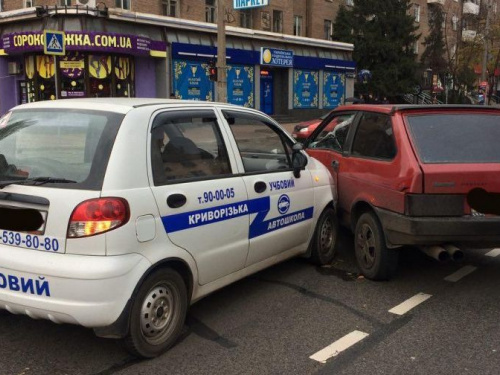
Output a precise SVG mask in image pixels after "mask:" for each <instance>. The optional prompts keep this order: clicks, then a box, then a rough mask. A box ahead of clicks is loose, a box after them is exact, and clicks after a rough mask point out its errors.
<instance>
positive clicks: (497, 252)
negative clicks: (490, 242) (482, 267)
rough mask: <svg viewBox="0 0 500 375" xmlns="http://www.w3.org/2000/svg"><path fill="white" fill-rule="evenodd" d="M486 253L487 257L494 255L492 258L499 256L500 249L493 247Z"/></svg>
mask: <svg viewBox="0 0 500 375" xmlns="http://www.w3.org/2000/svg"><path fill="white" fill-rule="evenodd" d="M484 255H486V256H487V257H492V258H494V257H497V256H499V255H500V249H493V250H491V251H490V252H489V253H486V254H484Z"/></svg>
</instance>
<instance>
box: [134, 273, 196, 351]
mask: <svg viewBox="0 0 500 375" xmlns="http://www.w3.org/2000/svg"><path fill="white" fill-rule="evenodd" d="M186 311H187V291H186V285H185V283H184V280H183V279H182V277H181V276H180V275H179V274H178V273H177V272H176V271H174V270H172V269H170V268H165V269H160V270H158V271H155V272H154V273H153V274H151V275H150V276H149V277H148V278H147V279H146V280H145V281H144V282H143V284H142V285H141V287H140V288H139V291H138V293H137V295H136V297H135V300H134V302H133V305H132V312H131V316H130V329H129V335H128V336H127V337H126V338H125V339H124V343H125V346H126V348H127V350H129V351H130V352H131V353H132V354H134V355H136V356H139V357H145V358H152V357H156V356H158V355H159V354H161V353H163V352H164V351H166V350H167V349H169V348H170V347H171V346H172V345H173V344H174V343H175V341H176V340H177V338H178V336H179V334H180V333H181V331H182V328H183V326H184V320H185V318H186Z"/></svg>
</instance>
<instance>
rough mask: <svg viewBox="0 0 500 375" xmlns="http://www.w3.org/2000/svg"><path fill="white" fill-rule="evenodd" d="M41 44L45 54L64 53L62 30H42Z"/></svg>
mask: <svg viewBox="0 0 500 375" xmlns="http://www.w3.org/2000/svg"><path fill="white" fill-rule="evenodd" d="M43 46H44V47H43V50H44V52H45V54H46V55H65V54H66V48H65V47H66V45H65V40H64V31H50V30H44V32H43Z"/></svg>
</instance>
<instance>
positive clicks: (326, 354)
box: [309, 331, 368, 363]
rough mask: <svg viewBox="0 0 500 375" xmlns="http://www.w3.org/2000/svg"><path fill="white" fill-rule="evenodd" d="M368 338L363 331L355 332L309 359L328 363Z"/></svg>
mask: <svg viewBox="0 0 500 375" xmlns="http://www.w3.org/2000/svg"><path fill="white" fill-rule="evenodd" d="M367 336H368V333H364V332H361V331H353V332H351V333H349V334H347V335H345V336H344V337H342V338H341V339H339V340H337V341H335V342H334V343H333V344H331V345H329V346H327V347H326V348H324V349H321V350H320V351H319V352H317V353H315V354H313V355H312V356H310V357H309V358H311V359H314V360H315V361H318V362H321V363H326V361H327V360H328V359H330V358H332V357H335V356H336V355H338V354H340V353H341V352H343V351H344V350H346V349H348V348H349V347H351V346H353V345H354V344H356V343H358V342H360V341H361V340H363V339H364V338H365V337H367Z"/></svg>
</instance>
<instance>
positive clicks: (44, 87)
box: [35, 55, 56, 100]
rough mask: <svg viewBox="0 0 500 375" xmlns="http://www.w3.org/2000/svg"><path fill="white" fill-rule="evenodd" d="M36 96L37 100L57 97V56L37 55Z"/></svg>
mask: <svg viewBox="0 0 500 375" xmlns="http://www.w3.org/2000/svg"><path fill="white" fill-rule="evenodd" d="M35 67H36V73H35V76H36V84H35V90H36V94H37V95H36V98H37V100H55V99H56V80H55V77H54V75H55V71H56V69H55V58H54V56H50V55H38V56H36V57H35Z"/></svg>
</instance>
